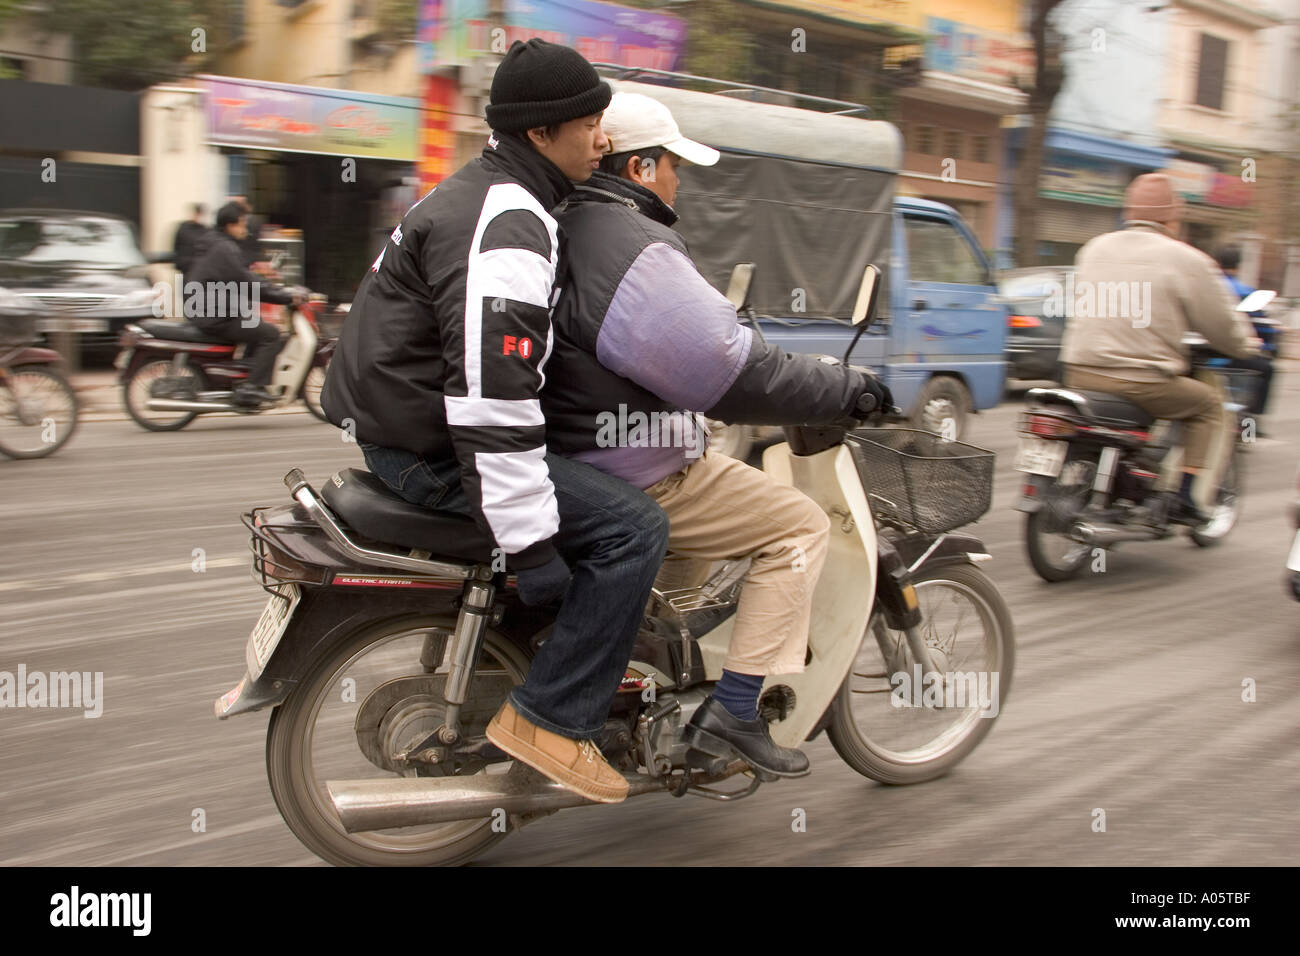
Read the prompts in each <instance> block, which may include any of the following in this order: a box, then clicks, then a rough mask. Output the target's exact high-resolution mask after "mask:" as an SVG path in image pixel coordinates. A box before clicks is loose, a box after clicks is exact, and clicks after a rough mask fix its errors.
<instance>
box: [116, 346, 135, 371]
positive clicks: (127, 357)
mask: <svg viewBox="0 0 1300 956" xmlns="http://www.w3.org/2000/svg"><path fill="white" fill-rule="evenodd" d="M134 354H135V349H122V351H120V352H118V353H117V358H115V359H113V368H115V369H118V370H119V371H120V370H122V369H124V368H126V363H127V362H129V361H131V356H132V355H134Z"/></svg>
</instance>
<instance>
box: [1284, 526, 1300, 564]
mask: <svg viewBox="0 0 1300 956" xmlns="http://www.w3.org/2000/svg"><path fill="white" fill-rule="evenodd" d="M1286 568H1287V570H1288V571H1300V531H1297V532H1296V533H1295V540H1293V541H1292V542H1291V553H1290V554H1289V555H1287V559H1286Z"/></svg>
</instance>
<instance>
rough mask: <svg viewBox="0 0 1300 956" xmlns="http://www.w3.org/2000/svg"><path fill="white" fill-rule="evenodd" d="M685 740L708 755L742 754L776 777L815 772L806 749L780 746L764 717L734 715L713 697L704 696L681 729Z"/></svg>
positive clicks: (738, 755)
mask: <svg viewBox="0 0 1300 956" xmlns="http://www.w3.org/2000/svg"><path fill="white" fill-rule="evenodd" d="M682 740H683V742H684V743H686V744H687V745H688V746H690V747H692V748H694V749H695V750H698V751H701V752H702V754H707V755H708V756H709V757H713V758H715V759H716V758H725V759H727V760H734V759H736V758H739V759H741V760H743V761H745V763H747V764H749V765H750V766H751V767H753V768H754V769H755V770H758V771H762V772H763V773H767V774H772V775H775V776H777V777H803V776H806V775H807V774H809V773H811V772H812V768H811V767H810V766H809V763H808V757H807V755H806V754H804V752H803V751H801V750H795V749H793V748H790V747H780V746H778V745H777V744H776V742H775V741H773V740H772V735H771V734H770V733H768V730H767V721H765V720H764V719H763V718H762V717H759V718H757V719H756V720H741V719H739V718H738V717H733V716H732V715H731V713H730V712H729V711H728V710H727V708H725V707H723V706H722V705H721V704H719V703H718V702H717V701H716V700H714V699H713V698H712V697H708V698H706V699H705V701H704V703H702V704H701V705H700V706H699V709H698V710H696V711H695V714H694V716H692V717H691V722H690V723H689V724H687V725H686V726H685V728H683V729H682Z"/></svg>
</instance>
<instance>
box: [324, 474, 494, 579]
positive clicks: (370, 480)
mask: <svg viewBox="0 0 1300 956" xmlns="http://www.w3.org/2000/svg"><path fill="white" fill-rule="evenodd" d="M321 497H323V498H324V499H325V504H327V505H329V507H330V510H331V511H333V512H334V513H335V514H336V515H338V517H339V518H341V519H342V520H343V521H344V523H345V524H347V526H348V527H349V528H351V529H353V530H354V531H356V532H357V533H358V534H362V535H365V536H366V537H367V538H373V539H374V540H375V541H382V542H384V543H385V544H396V545H401V546H402V547H404V548H423V549H424V550H427V551H431V552H433V555H434V557H447V558H460V559H462V560H465V561H474V562H477V563H480V564H488V563H490V562H491V561H492V557H493V555H492V552H493V550H494V549H495V548H496V542H495V541H493V540H492V538H490V537H489V536H488V535H486V534H484V533H483V532H482V531H481V530H479V526H478V525H477V524H475V523H474V519H473V518H470V517H468V516H466V515H459V514H454V513H452V512H448V511H434V510H432V509H430V508H423V507H421V506H420V505H413V504H411V503H410V502H409V501H406V500H405V499H403V498H400V497H398V496H397V495H395V494H393V492H391V491H389V490H388V486H387V485H385V484H384V483H383V482H382V481H381V480H380V479H379V478H378V477H377V476H376V475H373V474H371V473H370V472H368V471H365V470H363V469H361V468H344V469H343V470H342V471H340V472H337V473H336V474H335V475H334V476H333V477H332V478H330V480H329V481H327V482H325V485H324V488H323V489H322V491H321Z"/></svg>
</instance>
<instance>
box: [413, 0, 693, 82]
mask: <svg viewBox="0 0 1300 956" xmlns="http://www.w3.org/2000/svg"><path fill="white" fill-rule="evenodd" d="M502 7H503V9H504V16H503V17H501V18H490V17H489V16H488V2H487V0H422V3H421V5H420V21H419V27H418V30H417V34H416V36H417V39H418V42H419V44H420V58H419V64H420V69H421V70H422V71H423V72H429V71H432V70H437V69H442V68H444V67H450V66H465V65H467V64H468V63H469V62H470V61H471V60H473V59H475V58H476V57H480V56H486V55H489V54H503V53H505V52H506V51H507V50H508V49H510V44H512V43H514V42H515V40H527V39H528V38H529V37H540V38H541V39H543V40H548V41H550V42H552V43H563V44H564V45H565V46H571V47H574V48H575V49H577V50H578V52H580V53H581V54H582V55H583V56H585V57H586V58H587V59H588V60H591V61H592V62H604V63H618V64H621V65H623V66H638V67H648V68H651V69H657V70H672V69H674V68H675V67H676V66H677V59H678V56H679V55H680V53H681V50H682V47H683V45H684V44H685V42H686V23H685V21H683V20H682V19H681V18H679V17H675V16H673V15H672V14H669V13H658V12H655V11H652V10H637V9H633V8H631V7H620V6H618V5H617V4H613V3H598V2H595V0H564V2H563V3H558V2H554V0H503V3H502Z"/></svg>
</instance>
